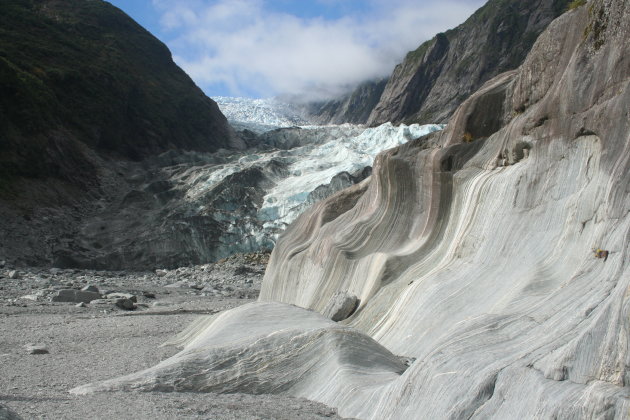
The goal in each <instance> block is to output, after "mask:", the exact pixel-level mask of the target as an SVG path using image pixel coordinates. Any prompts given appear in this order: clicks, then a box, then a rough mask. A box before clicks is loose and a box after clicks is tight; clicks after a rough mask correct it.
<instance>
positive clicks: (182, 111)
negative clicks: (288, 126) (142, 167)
mask: <svg viewBox="0 0 630 420" xmlns="http://www.w3.org/2000/svg"><path fill="white" fill-rule="evenodd" d="M0 93H1V94H0V139H1V140H0V167H1V168H2V172H1V173H0V178H1V179H2V182H3V183H5V184H8V183H10V182H11V179H12V178H15V177H31V178H40V179H44V178H47V177H51V176H52V177H56V178H60V179H64V180H69V181H72V182H73V183H75V184H79V185H85V182H84V180H85V177H86V176H88V175H91V177H92V178H94V177H95V176H96V174H95V172H96V169H95V168H94V164H91V163H90V162H91V160H92V159H90V158H89V157H88V156H87V154H86V152H85V148H86V147H87V148H89V149H91V150H93V151H95V152H97V153H98V154H101V155H105V156H107V157H114V158H123V159H132V160H139V159H142V158H144V157H147V156H150V155H154V154H157V153H161V152H164V151H166V150H169V149H176V150H177V149H183V150H197V151H214V150H217V149H218V148H221V147H223V148H229V147H233V146H236V145H237V144H236V143H235V136H234V135H233V133H232V132H231V129H230V127H229V126H228V124H227V122H226V120H225V118H224V117H223V115H222V114H221V112H220V111H219V109H218V107H217V106H216V104H215V103H214V102H213V101H212V100H211V99H209V98H208V97H206V96H205V95H204V94H203V92H201V90H200V89H199V88H197V87H196V86H195V85H194V83H193V82H192V80H191V79H190V78H189V77H188V76H187V75H186V74H185V73H184V72H183V71H182V70H181V69H180V68H179V67H177V65H175V63H174V62H173V61H172V59H171V54H170V52H169V51H168V49H167V48H166V46H164V45H163V44H162V43H161V42H160V41H158V40H157V39H156V38H154V37H153V36H152V35H151V34H149V33H148V32H147V31H146V30H144V29H143V28H142V27H140V26H139V25H138V24H136V23H135V22H134V21H133V20H131V19H130V18H129V17H128V16H126V15H125V14H124V13H123V12H121V11H120V10H118V9H116V8H115V7H113V6H112V5H110V4H109V3H106V2H104V1H101V0H71V1H59V0H45V1H30V0H7V1H3V2H2V3H1V4H0ZM5 186H6V185H5Z"/></svg>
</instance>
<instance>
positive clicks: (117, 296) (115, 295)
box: [105, 292, 138, 303]
mask: <svg viewBox="0 0 630 420" xmlns="http://www.w3.org/2000/svg"><path fill="white" fill-rule="evenodd" d="M105 298H107V299H127V300H130V301H131V302H133V303H136V302H137V301H138V297H137V296H136V295H132V294H131V293H120V292H114V293H109V294H107V295H105Z"/></svg>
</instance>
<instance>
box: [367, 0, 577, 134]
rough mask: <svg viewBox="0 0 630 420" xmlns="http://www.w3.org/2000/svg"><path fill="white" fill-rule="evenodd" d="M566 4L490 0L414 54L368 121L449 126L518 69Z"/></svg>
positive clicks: (392, 78)
mask: <svg viewBox="0 0 630 420" xmlns="http://www.w3.org/2000/svg"><path fill="white" fill-rule="evenodd" d="M567 3H568V1H564V0H535V1H528V2H523V1H513V0H490V1H489V2H488V3H487V4H486V5H484V6H483V7H482V8H480V9H479V10H477V12H475V14H473V15H472V16H471V17H470V18H469V19H468V20H467V21H466V22H464V23H463V24H461V25H460V26H458V27H457V28H455V29H452V30H450V31H447V32H446V33H443V34H438V35H436V36H435V37H434V38H433V39H431V40H429V41H427V42H425V43H423V44H422V45H421V46H420V47H419V48H418V49H417V50H415V51H412V52H410V53H409V54H407V56H406V57H405V60H404V61H403V62H402V63H401V64H399V65H398V66H397V67H396V69H395V70H394V72H393V74H392V75H391V76H390V78H389V83H388V84H387V86H386V87H385V90H384V92H383V95H382V96H381V98H380V101H379V103H378V104H377V105H376V107H374V109H373V111H372V113H371V114H370V117H369V118H368V120H367V122H368V124H370V125H376V124H381V123H383V122H386V121H391V122H394V123H400V122H409V121H414V122H421V121H422V122H429V121H431V122H445V121H446V120H447V119H448V118H449V117H450V116H451V115H452V113H453V112H454V111H455V109H456V108H457V106H459V105H460V104H461V103H462V102H463V101H464V99H466V98H467V97H468V96H470V95H471V94H472V93H473V92H475V91H476V90H477V89H479V87H481V85H483V84H484V83H485V82H486V81H488V80H490V79H491V78H492V77H494V76H496V75H497V74H499V73H503V72H504V71H507V70H511V69H515V68H516V67H518V66H519V65H520V64H521V63H522V62H523V60H524V59H525V56H526V55H527V53H528V52H529V50H530V48H531V46H532V45H533V43H534V41H535V40H536V38H537V37H538V35H540V33H541V32H542V31H543V30H544V29H545V28H546V27H547V25H549V22H551V21H552V20H553V19H554V18H555V17H557V16H558V15H559V14H560V13H562V12H563V11H564V10H565V8H566V5H567Z"/></svg>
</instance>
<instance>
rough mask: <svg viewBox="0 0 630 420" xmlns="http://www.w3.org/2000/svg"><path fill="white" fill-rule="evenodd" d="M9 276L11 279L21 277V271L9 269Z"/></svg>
mask: <svg viewBox="0 0 630 420" xmlns="http://www.w3.org/2000/svg"><path fill="white" fill-rule="evenodd" d="M9 278H10V279H14V280H15V279H19V278H20V273H18V272H17V271H16V270H11V271H9Z"/></svg>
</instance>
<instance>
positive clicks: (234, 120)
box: [212, 96, 310, 133]
mask: <svg viewBox="0 0 630 420" xmlns="http://www.w3.org/2000/svg"><path fill="white" fill-rule="evenodd" d="M212 99H214V101H215V102H216V103H217V105H219V109H220V110H221V112H222V113H223V115H225V116H226V118H227V119H228V121H229V122H230V124H232V126H233V127H234V128H236V129H241V130H242V129H249V130H252V131H254V132H256V133H262V132H264V131H268V130H271V129H274V128H281V127H293V126H304V125H309V124H310V122H309V120H308V119H306V118H304V117H303V116H302V115H301V114H300V113H299V112H298V111H297V110H296V108H295V106H294V105H291V104H288V103H285V102H282V101H280V100H278V99H276V98H264V99H250V98H239V97H229V96H215V97H213V98H212Z"/></svg>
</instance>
